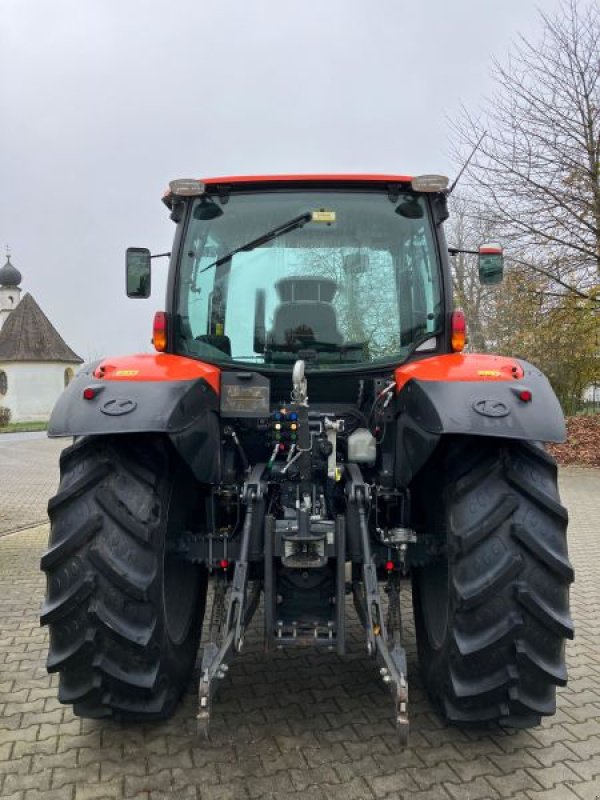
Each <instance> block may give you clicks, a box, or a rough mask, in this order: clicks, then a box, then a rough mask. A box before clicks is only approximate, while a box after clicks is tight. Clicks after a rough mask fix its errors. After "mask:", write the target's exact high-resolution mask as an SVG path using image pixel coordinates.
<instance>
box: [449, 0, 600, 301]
mask: <svg viewBox="0 0 600 800" xmlns="http://www.w3.org/2000/svg"><path fill="white" fill-rule="evenodd" d="M541 17H542V21H543V36H542V39H541V41H540V42H530V41H528V40H526V39H525V38H523V37H521V38H520V39H519V40H518V42H517V43H516V44H515V46H514V48H513V50H512V52H511V53H510V55H509V58H508V60H507V62H506V63H504V64H503V63H499V62H496V63H495V65H494V66H495V69H494V75H495V81H496V91H495V93H494V95H493V96H492V97H491V98H490V99H489V100H488V101H487V102H486V103H485V105H484V107H483V109H482V111H481V113H479V114H477V115H475V114H473V113H469V112H467V111H466V110H465V111H464V114H463V116H462V117H461V119H460V120H458V121H457V122H456V123H455V126H454V127H455V130H456V132H457V134H458V142H459V143H458V146H457V155H459V154H460V157H461V158H464V155H465V153H466V152H467V151H468V150H470V149H471V148H472V147H473V146H474V144H475V143H476V141H477V140H478V139H479V137H480V135H481V133H482V131H484V130H485V131H487V135H486V136H485V138H484V140H483V143H482V146H481V148H480V149H479V151H478V152H477V153H476V155H475V157H474V158H473V160H472V162H471V164H470V165H469V168H468V170H467V173H466V175H467V183H468V188H469V189H470V191H471V193H472V194H473V195H474V196H475V197H476V198H477V201H478V202H479V203H480V204H483V205H484V206H485V207H486V208H487V209H488V211H489V216H490V217H492V218H493V219H494V222H495V227H496V230H497V232H498V234H499V235H500V236H501V238H502V239H503V241H504V242H505V246H506V247H507V252H508V255H511V254H512V255H513V260H514V261H515V262H517V263H518V264H520V265H521V266H526V267H529V268H531V269H532V270H534V271H535V272H537V273H538V274H540V275H543V276H545V277H548V278H551V279H552V281H553V284H554V286H555V287H556V288H557V289H559V290H560V291H567V292H569V293H571V292H572V293H574V294H576V295H579V296H582V297H586V296H588V295H589V294H590V292H592V293H593V292H594V286H597V284H598V280H599V278H600V8H599V7H598V6H597V5H596V4H595V3H593V2H589V3H587V4H584V3H582V2H579V3H578V1H577V0H565V2H564V3H563V5H562V7H561V9H560V12H559V13H558V14H557V16H555V17H550V16H548V15H546V14H543V13H542V14H541ZM596 291H597V290H596Z"/></svg>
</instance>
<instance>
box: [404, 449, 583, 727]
mask: <svg viewBox="0 0 600 800" xmlns="http://www.w3.org/2000/svg"><path fill="white" fill-rule="evenodd" d="M442 474H443V475H444V478H443V481H444V483H445V484H446V487H445V491H444V493H443V497H444V502H443V512H444V513H443V520H442V522H441V524H442V525H443V527H444V528H445V536H446V544H447V554H448V557H447V560H446V559H441V560H439V561H437V562H435V563H434V564H430V565H429V566H426V567H421V568H419V569H417V570H415V572H414V575H413V602H414V610H415V624H416V632H417V647H418V652H419V660H420V664H421V670H422V673H423V676H424V681H425V685H426V687H427V689H428V691H429V694H430V696H431V697H432V699H433V701H434V702H435V703H436V704H437V705H438V706H439V708H440V709H441V711H442V713H443V714H444V716H445V717H446V718H447V719H448V720H449V721H451V722H454V723H465V724H469V723H471V724H482V723H499V724H501V725H504V726H507V727H511V726H512V727H531V726H534V725H537V724H539V722H540V719H541V717H542V716H548V715H551V714H554V712H555V711H556V686H557V685H558V686H564V685H565V684H566V681H567V671H566V667H565V659H564V644H565V639H566V638H573V624H572V622H571V619H570V617H569V600H568V595H569V589H568V587H569V584H570V583H571V582H572V580H573V569H572V567H571V565H570V563H569V560H568V557H567V544H566V527H567V511H566V509H565V508H564V507H563V506H562V505H561V504H560V499H559V494H558V489H557V469H556V463H555V461H554V459H552V458H551V457H550V456H549V455H548V454H547V453H545V452H544V450H543V449H542V448H541V447H540V446H538V445H536V444H530V443H526V442H506V443H502V442H498V440H479V441H477V440H473V439H462V440H456V441H455V442H454V443H453V444H452V445H451V446H450V447H449V449H448V453H447V458H446V462H445V465H444V469H443V473H442ZM439 475H440V473H439V472H438V479H439ZM439 488H440V486H439V484H438V487H435V490H436V491H439ZM433 490H434V487H433V486H432V485H431V484H430V489H429V492H430V494H431V492H432V491H433ZM438 524H439V523H438ZM438 532H439V529H438Z"/></svg>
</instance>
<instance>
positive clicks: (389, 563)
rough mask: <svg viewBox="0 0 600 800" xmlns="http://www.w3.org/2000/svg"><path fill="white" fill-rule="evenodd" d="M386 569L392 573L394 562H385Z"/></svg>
mask: <svg viewBox="0 0 600 800" xmlns="http://www.w3.org/2000/svg"><path fill="white" fill-rule="evenodd" d="M385 568H386V569H387V571H388V572H392V570H393V569H394V562H393V561H386V562H385Z"/></svg>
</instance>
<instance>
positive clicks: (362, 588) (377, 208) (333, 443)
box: [42, 175, 573, 741]
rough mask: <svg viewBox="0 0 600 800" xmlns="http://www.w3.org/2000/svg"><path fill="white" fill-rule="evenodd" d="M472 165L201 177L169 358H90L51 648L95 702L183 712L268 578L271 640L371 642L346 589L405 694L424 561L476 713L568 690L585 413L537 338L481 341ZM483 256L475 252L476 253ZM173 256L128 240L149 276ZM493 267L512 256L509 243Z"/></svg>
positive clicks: (183, 211)
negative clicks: (466, 188) (475, 346)
mask: <svg viewBox="0 0 600 800" xmlns="http://www.w3.org/2000/svg"><path fill="white" fill-rule="evenodd" d="M446 187H447V179H445V178H443V177H441V176H436V175H427V176H417V177H414V178H411V177H407V176H395V175H383V176H380V175H346V176H335V175H305V176H278V177H264V176H261V177H228V178H212V179H207V180H176V181H173V182H172V183H171V184H170V189H169V191H168V192H167V194H166V195H165V197H164V202H165V204H166V205H167V207H168V209H169V210H170V215H171V219H172V220H173V221H174V222H175V224H176V230H175V238H174V243H173V248H172V252H171V253H170V254H168V255H170V270H169V277H168V287H167V298H166V310H165V311H164V312H160V313H158V314H157V315H156V319H155V326H154V338H153V343H154V348H155V349H156V351H158V352H156V353H155V354H151V355H150V354H146V355H135V356H122V357H118V358H108V359H104V360H102V361H100V362H97V363H94V364H90V365H88V366H86V367H84V368H83V369H82V370H81V371H80V373H79V375H78V376H77V377H76V379H75V380H73V381H72V383H71V384H70V385H69V387H68V388H67V389H66V390H65V392H64V394H63V395H62V396H61V398H60V399H59V401H58V403H57V406H56V408H55V410H54V413H53V415H52V419H51V422H50V430H49V433H50V436H71V437H75V443H74V444H73V445H71V446H70V447H68V448H67V449H66V450H64V451H63V454H62V456H61V461H60V467H61V481H60V486H59V489H58V492H57V494H56V496H55V497H54V498H53V499H52V500H51V501H50V503H49V515H50V520H51V523H52V526H51V534H50V547H49V549H48V551H47V552H46V554H45V555H44V557H43V559H42V568H43V570H44V571H45V572H46V575H47V594H46V601H45V604H44V608H43V612H42V623H44V624H48V625H49V627H50V648H49V655H48V669H49V670H50V671H51V672H58V673H59V676H60V684H59V699H60V700H61V702H63V703H69V704H72V705H73V709H74V711H75V713H76V714H79V715H80V716H86V717H104V716H114V717H120V718H126V719H132V718H136V719H153V718H158V719H162V718H165V717H167V716H168V715H169V714H171V713H172V711H173V709H174V708H175V706H176V704H177V702H178V700H179V698H180V696H181V694H182V692H183V691H184V690H185V688H186V686H187V685H188V683H189V681H190V679H191V676H192V673H193V670H194V665H195V661H196V656H197V652H198V648H199V644H200V636H201V628H202V623H203V618H204V616H205V607H206V596H207V590H208V587H209V585H210V586H211V592H212V605H211V613H210V619H207V620H206V622H205V636H204V643H203V650H202V661H201V670H200V682H199V701H198V721H199V725H200V727H201V728H202V729H204V730H206V729H207V727H208V723H209V721H210V716H211V707H212V705H213V699H214V702H215V703H218V697H217V698H214V695H215V688H216V686H217V684H218V678H219V677H222V676H223V675H224V673H225V671H226V670H227V668H228V666H229V663H230V661H231V659H232V657H233V656H234V654H235V653H236V652H237V651H239V650H241V648H242V646H243V642H244V636H245V632H246V629H247V626H248V623H249V620H250V619H251V617H252V616H253V614H254V613H255V612H256V610H257V608H259V600H260V598H261V596H262V606H261V609H262V616H263V628H264V646H265V650H266V651H267V652H270V651H274V650H276V649H281V648H288V647H294V648H299V647H312V648H325V649H326V650H330V651H334V652H336V653H338V654H340V655H343V654H344V652H345V650H346V644H347V643H346V614H347V608H346V606H347V604H346V602H345V600H346V596H347V595H349V594H351V595H352V597H353V600H354V606H355V608H356V612H357V614H358V617H359V619H360V621H361V623H362V626H363V628H364V635H365V646H366V648H367V651H368V653H369V654H370V655H371V656H372V657H373V659H374V660H376V662H377V664H378V667H379V671H380V675H381V678H382V680H383V682H384V683H385V684H386V685H387V686H388V687H389V689H390V690H391V693H392V696H393V699H394V708H395V719H396V721H397V727H398V731H399V734H400V737H401V739H402V740H403V741H405V740H406V738H407V735H408V686H407V669H406V655H405V650H404V644H403V635H402V626H401V614H400V594H401V590H402V591H404V587H405V586H406V585H407V584H406V582H403V583H402V587H401V578H402V577H405V576H408V575H410V577H411V584H412V598H413V605H414V614H415V622H416V635H417V645H418V652H419V658H420V664H421V669H422V672H423V678H424V682H425V685H426V687H427V689H428V691H429V693H430V695H431V697H432V699H433V701H434V702H435V703H436V705H437V707H438V708H439V710H440V712H441V714H442V715H443V716H444V717H446V718H447V719H448V720H450V721H452V722H455V723H470V724H473V723H475V724H482V723H485V724H489V723H497V724H500V725H503V726H517V727H526V726H531V725H536V724H538V723H539V721H540V718H541V717H542V716H544V715H549V714H553V713H554V711H555V691H556V686H557V685H564V684H565V682H566V670H565V661H564V642H565V638H569V637H572V635H573V627H572V623H571V621H570V618H569V612H568V589H569V584H570V582H571V581H572V579H573V571H572V569H571V566H570V564H569V561H568V558H567V545H566V526H567V513H566V511H565V509H564V508H563V506H562V505H561V503H560V499H559V495H558V490H557V481H556V465H555V463H554V461H553V459H552V458H551V457H550V456H549V455H548V454H547V453H546V452H545V450H544V447H543V444H542V443H543V442H548V441H562V440H563V439H564V437H565V427H564V420H563V416H562V413H561V409H560V406H559V404H558V401H557V399H556V397H555V395H554V393H553V391H552V389H551V387H550V385H549V383H548V381H547V380H546V378H545V377H544V376H543V375H542V374H541V373H540V372H539V371H538V370H537V369H536V368H535V367H533V366H531V365H530V364H528V363H526V362H524V361H522V360H520V359H517V358H504V357H500V356H494V355H476V354H464V353H463V352H462V350H463V347H464V344H465V323H464V317H463V315H462V313H461V312H460V311H456V310H454V309H453V300H452V280H451V273H450V267H449V258H448V246H447V244H446V241H445V238H444V232H443V222H444V221H445V220H446V218H447V216H448V211H447V200H448V190H447V188H446ZM451 252H455V251H451ZM152 258H153V256H151V254H150V252H149V251H148V250H146V249H143V248H131V249H129V250H128V252H127V278H126V279H127V294H128V295H129V297H132V298H139V299H141V298H146V297H148V296H149V294H150V284H151V270H150V265H151V260H152ZM479 269H480V278H481V280H482V282H484V283H497V282H498V281H499V280H501V278H502V269H503V265H502V252H501V250H500V248H499V247H498V246H496V245H484V246H482V248H481V250H480V253H479Z"/></svg>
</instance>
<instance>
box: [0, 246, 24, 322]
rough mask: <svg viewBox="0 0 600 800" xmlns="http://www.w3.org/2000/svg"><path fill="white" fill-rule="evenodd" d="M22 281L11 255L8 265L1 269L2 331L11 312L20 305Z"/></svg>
mask: <svg viewBox="0 0 600 800" xmlns="http://www.w3.org/2000/svg"><path fill="white" fill-rule="evenodd" d="M21 280H22V277H21V273H20V272H19V270H18V269H17V268H16V267H15V266H14V264H11V261H10V255H7V256H6V264H5V265H4V266H3V267H2V268H0V330H2V326H3V325H4V323H5V322H6V319H7V317H8V315H9V314H10V313H11V311H14V310H15V308H16V307H17V306H18V305H19V301H20V299H21V288H20V285H19V284H20V283H21Z"/></svg>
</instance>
